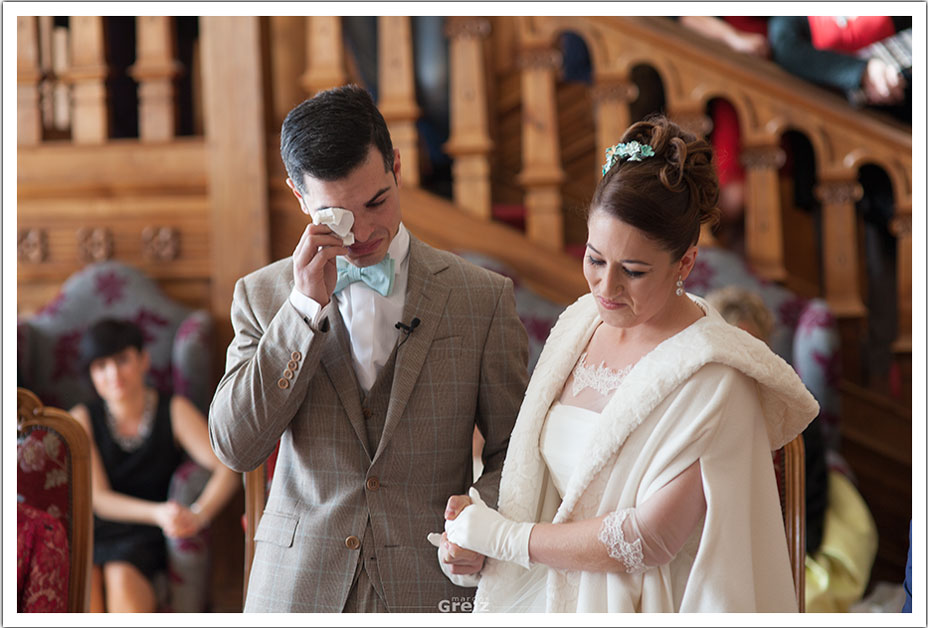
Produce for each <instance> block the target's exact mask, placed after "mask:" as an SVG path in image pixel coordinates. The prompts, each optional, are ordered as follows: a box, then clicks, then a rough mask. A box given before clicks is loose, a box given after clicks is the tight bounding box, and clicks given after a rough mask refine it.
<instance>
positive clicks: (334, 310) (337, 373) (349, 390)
mask: <svg viewBox="0 0 928 628" xmlns="http://www.w3.org/2000/svg"><path fill="white" fill-rule="evenodd" d="M329 324H330V325H332V330H331V331H332V333H329V334H328V337H327V338H326V340H325V347H324V348H323V350H322V356H321V358H320V361H321V362H322V366H323V367H324V368H325V371H326V373H327V374H328V376H329V379H330V380H331V381H332V386H334V387H335V391H336V392H337V393H338V397H339V399H341V402H342V407H343V408H344V409H345V414H347V415H348V420H349V421H350V422H351V427H352V428H354V431H355V433H356V434H357V435H358V439H359V440H360V441H361V445H362V446H363V447H364V452H365V453H366V454H367V457H368V458H370V457H371V451H370V445H368V442H367V429H366V427H365V425H364V417H363V415H362V413H361V389H360V387H359V386H358V379H357V376H356V375H355V372H354V366H353V364H352V362H351V342H350V340H349V339H348V329H347V328H346V327H345V323H344V321H342V315H341V313H340V312H339V311H338V307H337V306H336V305H335V303H333V304H332V307H331V308H330V312H329Z"/></svg>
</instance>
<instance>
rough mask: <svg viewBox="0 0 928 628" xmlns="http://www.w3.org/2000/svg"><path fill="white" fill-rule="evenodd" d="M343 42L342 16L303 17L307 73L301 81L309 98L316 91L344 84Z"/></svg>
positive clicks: (346, 76)
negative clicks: (304, 20)
mask: <svg viewBox="0 0 928 628" xmlns="http://www.w3.org/2000/svg"><path fill="white" fill-rule="evenodd" d="M347 80H348V73H347V72H346V71H345V44H344V42H343V40H342V18H341V17H339V16H338V15H334V16H333V15H313V16H309V17H307V18H306V72H304V73H303V76H302V78H301V79H300V82H301V83H302V84H303V89H305V90H306V93H307V94H309V96H310V97H312V96H315V95H316V94H317V93H318V92H321V91H323V90H326V89H331V88H333V87H338V86H340V85H344V84H345V82H346V81H347Z"/></svg>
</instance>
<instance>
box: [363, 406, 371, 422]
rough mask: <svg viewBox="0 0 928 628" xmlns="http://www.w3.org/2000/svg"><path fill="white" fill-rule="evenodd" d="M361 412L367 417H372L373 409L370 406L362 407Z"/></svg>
mask: <svg viewBox="0 0 928 628" xmlns="http://www.w3.org/2000/svg"><path fill="white" fill-rule="evenodd" d="M361 414H363V415H364V418H365V419H370V418H371V409H370V408H361Z"/></svg>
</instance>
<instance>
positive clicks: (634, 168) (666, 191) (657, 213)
mask: <svg viewBox="0 0 928 628" xmlns="http://www.w3.org/2000/svg"><path fill="white" fill-rule="evenodd" d="M620 141H621V143H628V142H633V141H637V142H638V143H639V144H647V145H649V146H650V147H651V148H652V149H653V150H654V155H653V156H652V157H646V156H642V157H641V161H633V160H629V159H627V158H624V157H623V158H620V159H619V160H617V161H615V162H614V164H613V165H612V167H611V168H610V169H609V170H608V171H607V172H606V173H605V175H604V176H603V178H602V179H601V180H600V182H599V185H597V186H596V191H595V192H594V193H593V199H592V201H591V203H590V213H592V212H594V211H596V210H602V211H605V212H607V213H608V214H609V215H611V216H612V217H614V218H617V219H619V220H621V221H622V222H624V223H626V224H629V225H631V226H632V227H635V228H636V229H639V230H641V231H643V232H644V233H645V234H647V236H648V237H650V238H651V239H653V240H654V241H656V242H659V243H660V244H661V245H663V247H664V248H665V249H666V250H667V251H670V253H671V256H672V259H673V261H677V260H678V259H680V258H681V257H683V254H684V253H685V252H686V250H687V249H688V248H689V247H690V246H692V245H694V244H696V243H697V242H698V241H699V227H700V225H701V224H702V223H710V224H712V225H715V224H716V223H718V220H719V208H718V199H719V182H718V177H717V175H716V173H715V166H714V164H713V163H712V147H711V145H710V144H709V143H708V142H707V141H706V140H704V139H701V138H698V137H696V136H695V135H693V134H692V133H688V132H686V131H684V130H683V129H681V128H680V127H679V126H678V125H676V124H675V123H673V122H671V121H670V120H668V119H667V118H666V117H664V116H661V115H654V116H649V117H648V118H645V119H644V120H642V121H640V122H636V123H635V124H633V125H632V126H630V127H629V128H628V130H627V131H626V132H625V134H624V135H623V136H622V139H621V140H620Z"/></svg>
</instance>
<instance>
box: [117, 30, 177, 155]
mask: <svg viewBox="0 0 928 628" xmlns="http://www.w3.org/2000/svg"><path fill="white" fill-rule="evenodd" d="M135 30H136V40H137V44H136V62H135V64H134V65H133V66H132V67H131V68H130V70H129V73H130V74H131V75H132V77H133V78H134V79H135V80H136V81H138V83H139V139H141V140H142V141H143V142H165V141H168V140H170V139H171V138H173V137H174V134H175V133H176V131H177V103H176V101H175V97H174V95H175V88H174V79H175V78H176V77H177V76H178V75H179V74H180V72H181V66H180V63H179V62H178V61H177V59H176V58H175V54H176V53H175V50H176V47H175V44H174V18H172V17H159V16H155V15H145V16H140V17H136V18H135Z"/></svg>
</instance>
